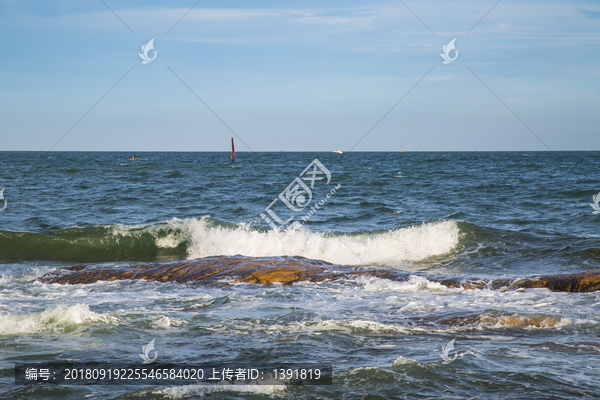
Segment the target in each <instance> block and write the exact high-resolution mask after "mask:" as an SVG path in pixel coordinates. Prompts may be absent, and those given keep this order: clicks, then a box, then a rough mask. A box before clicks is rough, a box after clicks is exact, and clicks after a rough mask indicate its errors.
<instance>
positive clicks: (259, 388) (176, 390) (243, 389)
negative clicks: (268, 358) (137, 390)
mask: <svg viewBox="0 0 600 400" xmlns="http://www.w3.org/2000/svg"><path fill="white" fill-rule="evenodd" d="M215 392H237V393H247V394H255V395H259V394H262V395H271V396H274V395H282V394H283V393H284V392H285V386H283V385H231V384H229V383H224V384H217V385H189V386H173V387H168V388H165V389H159V390H153V391H152V394H155V395H162V396H165V397H166V398H168V399H181V398H187V397H195V396H203V397H204V396H208V395H210V394H211V393H215Z"/></svg>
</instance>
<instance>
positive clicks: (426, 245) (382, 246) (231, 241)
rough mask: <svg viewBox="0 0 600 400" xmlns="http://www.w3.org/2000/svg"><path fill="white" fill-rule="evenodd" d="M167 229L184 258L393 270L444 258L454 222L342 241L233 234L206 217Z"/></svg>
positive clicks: (292, 232) (300, 231) (304, 234)
mask: <svg viewBox="0 0 600 400" xmlns="http://www.w3.org/2000/svg"><path fill="white" fill-rule="evenodd" d="M169 224H170V225H171V226H173V227H176V228H177V229H178V230H180V231H182V234H183V237H182V238H181V239H182V240H186V241H187V242H188V243H189V247H188V255H189V257H190V258H200V257H208V256H215V255H236V254H245V255H249V256H281V255H297V256H303V257H307V258H313V259H319V260H325V261H329V262H332V263H337V264H346V265H347V264H351V265H359V264H381V265H389V266H394V265H399V264H401V263H403V262H410V261H419V260H423V259H426V258H428V257H432V256H438V255H442V254H446V253H448V252H450V251H452V250H453V249H454V248H455V247H456V245H457V244H458V240H459V228H458V225H457V223H456V222H455V221H440V222H434V223H427V224H422V225H418V226H412V227H407V228H399V229H395V230H391V231H389V232H385V233H380V234H364V235H342V236H334V235H328V234H325V233H316V232H311V231H310V230H308V229H307V228H305V227H303V226H295V227H292V228H290V229H288V230H287V231H281V232H276V231H273V230H271V231H267V232H260V231H258V230H256V229H252V228H251V227H250V225H248V224H239V225H237V226H236V227H234V228H231V227H221V226H211V224H210V220H209V218H208V217H203V218H201V219H185V220H178V219H173V220H171V221H169ZM286 238H287V240H286ZM170 245H173V244H172V243H170Z"/></svg>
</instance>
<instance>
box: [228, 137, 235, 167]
mask: <svg viewBox="0 0 600 400" xmlns="http://www.w3.org/2000/svg"><path fill="white" fill-rule="evenodd" d="M229 158H230V159H231V162H235V147H234V146H233V138H231V155H230V156H229Z"/></svg>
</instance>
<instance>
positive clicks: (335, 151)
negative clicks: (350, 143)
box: [332, 150, 344, 154]
mask: <svg viewBox="0 0 600 400" xmlns="http://www.w3.org/2000/svg"><path fill="white" fill-rule="evenodd" d="M332 153H337V154H344V153H342V151H341V150H334V151H332Z"/></svg>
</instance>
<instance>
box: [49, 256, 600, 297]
mask: <svg viewBox="0 0 600 400" xmlns="http://www.w3.org/2000/svg"><path fill="white" fill-rule="evenodd" d="M411 275H415V274H409V273H407V272H402V271H396V270H384V269H366V268H357V267H347V266H340V265H334V264H331V263H328V262H326V261H320V260H311V259H307V258H304V257H290V256H283V257H244V256H239V255H238V256H215V257H207V258H201V259H197V260H187V261H173V262H165V263H153V264H141V265H127V266H109V265H96V264H81V265H75V266H73V267H69V268H63V269H60V270H57V271H55V272H52V273H50V274H47V275H45V276H43V277H42V278H40V280H41V281H42V282H45V283H61V284H81V283H94V282H97V281H114V280H134V279H143V280H148V281H157V282H178V283H198V284H212V285H214V284H227V283H228V282H249V283H261V284H269V283H281V284H284V285H292V284H294V283H296V282H303V281H311V282H319V281H323V280H326V279H329V280H334V279H349V278H355V277H359V276H371V277H377V278H381V279H389V280H393V281H406V280H408V279H409V277H410V276H411ZM426 278H427V279H429V280H430V281H433V282H438V283H440V284H442V285H444V286H447V287H449V288H458V287H460V288H464V289H483V288H490V289H500V288H513V289H515V288H548V289H550V290H554V291H563V292H592V291H596V290H599V289H600V270H595V271H587V272H581V273H578V274H561V275H552V276H540V277H532V278H519V279H516V280H512V281H511V280H509V279H501V280H491V281H490V280H485V279H477V278H469V279H465V278H440V277H433V276H426Z"/></svg>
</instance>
